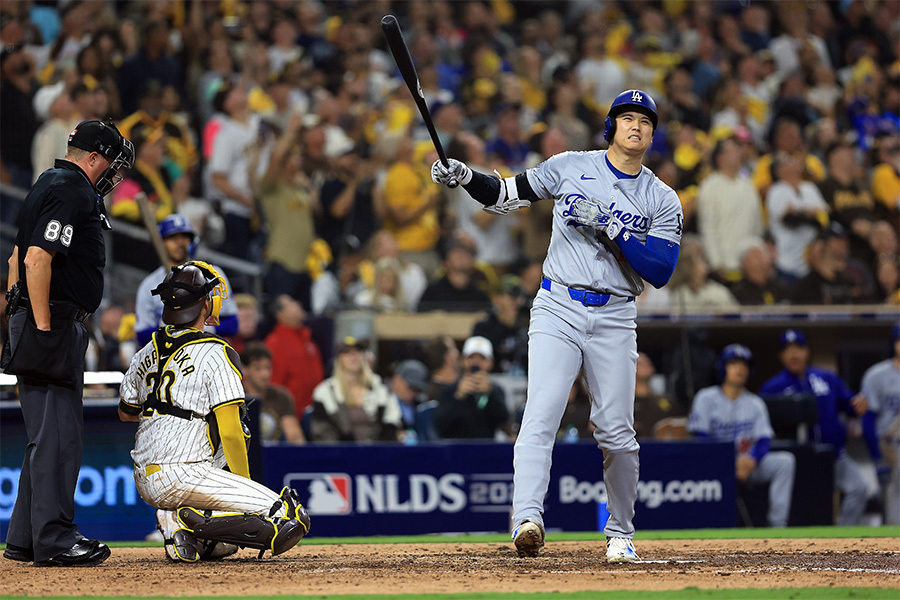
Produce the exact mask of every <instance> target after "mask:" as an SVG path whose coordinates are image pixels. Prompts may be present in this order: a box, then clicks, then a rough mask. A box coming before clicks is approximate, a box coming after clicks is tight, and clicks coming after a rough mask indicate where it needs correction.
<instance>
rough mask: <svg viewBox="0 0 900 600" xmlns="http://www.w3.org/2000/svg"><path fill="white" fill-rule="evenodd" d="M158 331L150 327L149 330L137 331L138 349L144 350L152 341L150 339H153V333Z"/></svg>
mask: <svg viewBox="0 0 900 600" xmlns="http://www.w3.org/2000/svg"><path fill="white" fill-rule="evenodd" d="M154 331H156V327H150V328H149V329H143V330H139V331H136V332H135V334H136V336H137V341H138V347H140V348H143V347H144V346H146V345H147V342H149V341H150V338H152V337H153V332H154Z"/></svg>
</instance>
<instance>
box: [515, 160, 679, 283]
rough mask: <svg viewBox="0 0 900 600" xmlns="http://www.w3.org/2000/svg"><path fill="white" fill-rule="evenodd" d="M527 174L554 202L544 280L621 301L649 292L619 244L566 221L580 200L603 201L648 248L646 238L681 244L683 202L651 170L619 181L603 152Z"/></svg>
mask: <svg viewBox="0 0 900 600" xmlns="http://www.w3.org/2000/svg"><path fill="white" fill-rule="evenodd" d="M526 173H527V177H528V183H529V184H530V185H531V188H532V189H533V190H534V191H535V193H536V194H537V195H538V196H539V197H541V198H547V199H552V200H553V202H554V207H553V230H552V233H551V237H550V249H549V250H548V251H547V258H546V259H545V260H544V275H546V276H547V277H549V278H550V279H551V280H553V281H556V282H558V283H562V284H564V285H567V286H569V287H575V288H584V289H590V290H594V291H595V292H600V293H604V294H614V295H616V296H637V295H639V294H640V293H641V292H642V291H643V289H644V281H643V280H642V279H641V278H640V276H639V275H638V274H637V273H635V272H634V270H633V269H632V268H631V266H630V265H629V264H628V262H627V261H626V260H625V258H624V256H622V253H621V252H620V251H619V249H618V248H617V247H616V245H615V243H614V242H612V241H610V240H609V239H608V238H607V237H606V235H604V234H602V233H599V232H598V231H596V230H595V229H593V228H592V227H588V226H585V225H582V224H580V223H577V222H576V221H574V220H573V219H572V218H567V217H566V215H565V213H566V211H567V209H569V207H570V205H571V204H572V202H573V201H574V200H575V199H577V198H586V199H591V198H593V199H596V200H599V201H601V202H603V204H604V205H606V206H607V207H608V208H609V209H610V210H611V211H612V213H613V214H614V215H615V216H616V217H617V218H618V219H619V220H621V221H622V223H623V224H624V225H625V228H626V229H627V230H628V231H629V232H630V233H631V235H633V236H634V237H636V238H637V239H638V240H640V241H641V242H643V243H646V242H647V236H653V237H656V238H660V239H664V240H668V241H671V242H675V243H676V244H677V243H679V242H680V241H681V233H682V229H683V226H684V217H683V215H682V210H681V201H680V200H679V199H678V195H677V194H676V193H675V191H674V190H673V189H672V188H670V187H669V186H667V185H666V184H664V183H663V182H662V181H660V180H659V178H658V177H656V175H654V174H653V171H651V170H650V169H648V168H647V167H641V172H640V173H639V174H638V176H637V177H636V178H634V179H630V178H626V179H619V178H618V177H617V176H616V174H615V173H613V172H612V170H611V169H610V167H609V164H607V160H606V151H605V150H600V151H592V152H563V153H561V154H557V155H555V156H551V157H550V158H548V159H547V160H545V161H544V162H542V163H541V164H539V165H538V166H536V167H534V168H533V169H529V170H528V171H526Z"/></svg>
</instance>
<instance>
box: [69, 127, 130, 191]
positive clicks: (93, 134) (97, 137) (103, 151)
mask: <svg viewBox="0 0 900 600" xmlns="http://www.w3.org/2000/svg"><path fill="white" fill-rule="evenodd" d="M68 145H69V146H72V147H73V148H80V149H81V150H87V151H88V152H97V153H99V154H100V155H102V156H103V157H104V158H106V160H108V161H109V167H108V168H107V169H106V170H105V171H103V173H102V174H101V175H100V177H99V178H97V183H95V184H94V187H95V188H96V190H97V193H99V194H100V195H101V196H105V195H107V194H108V193H110V192H111V191H113V189H114V188H115V187H116V186H117V185H119V183H120V182H121V181H122V176H121V175H119V170H120V169H130V168H131V167H132V166H134V146H133V145H132V143H131V142H130V141H129V140H128V139H127V138H125V137H123V136H122V134H121V133H119V130H118V129H116V126H115V125H113V124H112V123H104V122H103V121H82V122H81V123H79V124H78V125H77V126H76V127H75V129H73V130H72V132H71V133H70V134H69V141H68Z"/></svg>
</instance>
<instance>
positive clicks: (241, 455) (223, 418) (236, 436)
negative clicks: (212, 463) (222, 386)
mask: <svg viewBox="0 0 900 600" xmlns="http://www.w3.org/2000/svg"><path fill="white" fill-rule="evenodd" d="M243 403H244V401H243V399H241V400H235V401H233V402H226V403H225V404H220V405H218V406H216V407H215V408H213V414H214V415H215V417H216V423H217V424H218V426H219V438H220V439H221V440H222V451H223V452H224V453H225V459H226V460H227V461H228V468H229V470H231V472H232V473H234V474H235V475H240V476H242V477H246V478H247V479H250V462H249V460H248V459H247V442H246V440H245V438H244V430H243V428H242V427H241V404H243Z"/></svg>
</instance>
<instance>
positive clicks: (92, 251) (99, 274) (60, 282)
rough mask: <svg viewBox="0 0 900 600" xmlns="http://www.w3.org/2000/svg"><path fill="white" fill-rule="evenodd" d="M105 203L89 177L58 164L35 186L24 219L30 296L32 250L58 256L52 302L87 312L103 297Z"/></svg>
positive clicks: (22, 241) (22, 244) (20, 239)
mask: <svg viewBox="0 0 900 600" xmlns="http://www.w3.org/2000/svg"><path fill="white" fill-rule="evenodd" d="M105 218H106V213H105V212H104V208H103V201H102V199H101V198H100V197H99V195H98V194H97V191H96V190H95V189H94V186H93V185H92V184H91V181H90V179H88V176H87V175H86V174H85V172H84V171H83V170H82V169H81V167H79V166H78V165H76V164H75V163H73V162H69V161H67V160H57V161H56V162H55V163H54V165H53V168H52V169H48V170H46V171H44V173H43V174H41V176H40V177H39V178H38V180H37V181H36V182H35V184H34V186H33V187H32V188H31V191H30V192H29V193H28V196H27V197H26V198H25V204H24V206H23V207H22V212H21V213H20V216H19V233H18V235H17V237H16V245H17V246H18V248H19V279H20V280H21V281H22V283H23V294H24V295H25V296H27V295H28V291H27V290H28V281H27V280H26V272H25V255H26V254H27V251H28V247H29V246H38V247H39V248H43V249H45V250H48V251H53V250H55V251H56V255H55V256H54V257H53V262H52V263H51V265H50V267H51V271H52V272H51V278H50V302H54V301H65V302H72V303H75V304H77V305H78V306H80V307H81V308H83V309H84V310H86V311H88V312H94V311H95V310H97V307H98V306H100V300H101V299H102V297H103V267H105V266H106V251H105V248H104V245H103V233H102V225H101V219H105Z"/></svg>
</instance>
